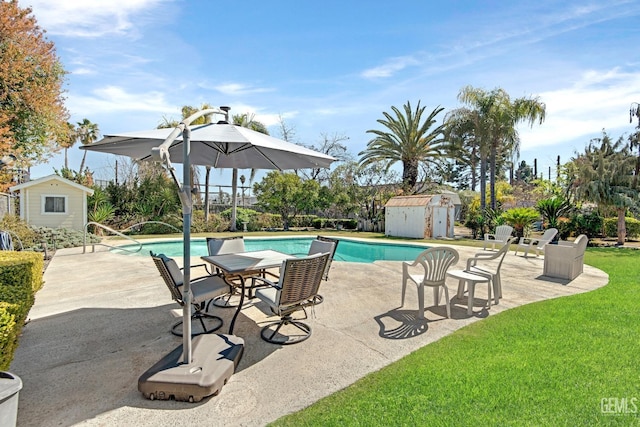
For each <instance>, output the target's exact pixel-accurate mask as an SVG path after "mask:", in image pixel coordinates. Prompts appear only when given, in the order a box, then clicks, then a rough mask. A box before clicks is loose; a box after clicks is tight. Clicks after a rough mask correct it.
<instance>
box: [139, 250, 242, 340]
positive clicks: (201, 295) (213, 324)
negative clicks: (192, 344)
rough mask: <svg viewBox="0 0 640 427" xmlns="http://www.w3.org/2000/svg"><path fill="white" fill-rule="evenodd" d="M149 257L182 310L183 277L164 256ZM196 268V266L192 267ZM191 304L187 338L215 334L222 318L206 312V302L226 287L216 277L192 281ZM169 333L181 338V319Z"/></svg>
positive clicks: (169, 259)
mask: <svg viewBox="0 0 640 427" xmlns="http://www.w3.org/2000/svg"><path fill="white" fill-rule="evenodd" d="M151 258H153V262H154V263H155V265H156V267H157V268H158V271H159V272H160V275H161V276H162V279H163V280H164V283H165V284H166V285H167V287H168V288H169V291H170V292H171V296H172V297H173V299H174V300H175V301H176V302H177V303H178V304H180V306H181V307H184V304H185V303H184V296H183V294H182V290H183V289H184V275H183V274H182V269H181V268H180V267H178V264H177V263H176V261H175V260H174V259H173V258H168V257H166V256H165V255H164V254H157V255H156V254H154V253H153V252H152V253H151ZM193 267H196V266H193ZM189 283H190V286H191V305H192V315H191V320H192V327H193V328H194V330H192V332H191V335H192V336H196V335H201V334H209V333H211V332H215V331H217V330H218V329H220V327H221V326H222V319H221V318H220V317H218V316H214V315H212V314H209V313H207V312H206V311H207V309H208V302H210V301H211V300H213V299H214V298H216V297H219V296H220V295H224V294H225V293H228V292H229V290H230V286H229V285H228V284H227V283H226V282H225V281H224V279H223V278H222V277H220V276H210V275H207V276H204V277H199V278H196V279H192V280H191V281H190V282H189ZM171 333H172V334H174V335H177V336H179V337H180V336H182V320H181V321H179V322H178V323H176V324H175V325H173V326H172V327H171Z"/></svg>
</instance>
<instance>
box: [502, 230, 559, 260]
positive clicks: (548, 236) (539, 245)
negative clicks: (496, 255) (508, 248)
mask: <svg viewBox="0 0 640 427" xmlns="http://www.w3.org/2000/svg"><path fill="white" fill-rule="evenodd" d="M556 234H558V229H557V228H548V229H546V230H545V231H544V233H542V237H540V238H539V239H536V238H527V237H521V238H520V241H519V242H518V244H517V245H516V251H515V252H514V253H513V254H514V255H518V251H519V250H523V251H524V257H525V258H527V256H528V255H529V252H531V251H534V252H535V254H536V257H537V256H539V255H540V254H542V253H544V250H545V247H546V246H547V245H548V244H549V243H551V241H552V240H553V238H554V237H556Z"/></svg>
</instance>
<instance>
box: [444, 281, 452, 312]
mask: <svg viewBox="0 0 640 427" xmlns="http://www.w3.org/2000/svg"><path fill="white" fill-rule="evenodd" d="M442 288H443V289H444V304H445V306H446V308H447V319H451V304H450V302H449V289H448V288H447V287H446V285H445V286H442Z"/></svg>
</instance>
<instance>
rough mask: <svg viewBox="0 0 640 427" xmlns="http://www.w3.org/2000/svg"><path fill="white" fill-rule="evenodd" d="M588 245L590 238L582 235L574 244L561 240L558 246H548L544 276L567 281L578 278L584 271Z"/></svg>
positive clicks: (545, 255)
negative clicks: (585, 253)
mask: <svg viewBox="0 0 640 427" xmlns="http://www.w3.org/2000/svg"><path fill="white" fill-rule="evenodd" d="M588 243H589V238H588V237H587V236H586V235H584V234H581V235H579V236H578V237H577V238H576V240H574V241H573V242H567V241H563V240H561V241H559V242H558V244H557V245H548V246H547V249H546V252H545V254H544V270H543V274H544V275H545V276H549V277H557V278H560V279H567V280H573V279H575V278H576V277H578V276H579V275H580V274H582V271H583V269H584V251H585V250H586V249H587V244H588Z"/></svg>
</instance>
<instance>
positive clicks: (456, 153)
mask: <svg viewBox="0 0 640 427" xmlns="http://www.w3.org/2000/svg"><path fill="white" fill-rule="evenodd" d="M445 123H446V128H445V139H446V144H445V149H446V152H447V155H448V157H450V158H452V159H455V160H457V161H459V162H461V163H462V164H464V165H466V166H467V167H468V170H469V176H470V181H471V182H470V188H471V190H473V191H476V186H477V184H478V166H479V164H480V162H481V161H483V162H485V164H486V157H487V156H486V152H487V150H486V149H485V147H484V146H482V145H481V144H482V142H483V140H482V138H481V135H479V134H478V132H476V131H475V129H476V128H478V112H477V111H475V110H470V109H468V108H456V109H455V110H451V111H450V112H448V113H447V115H446V116H445ZM484 184H485V182H484V181H482V186H484Z"/></svg>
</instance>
